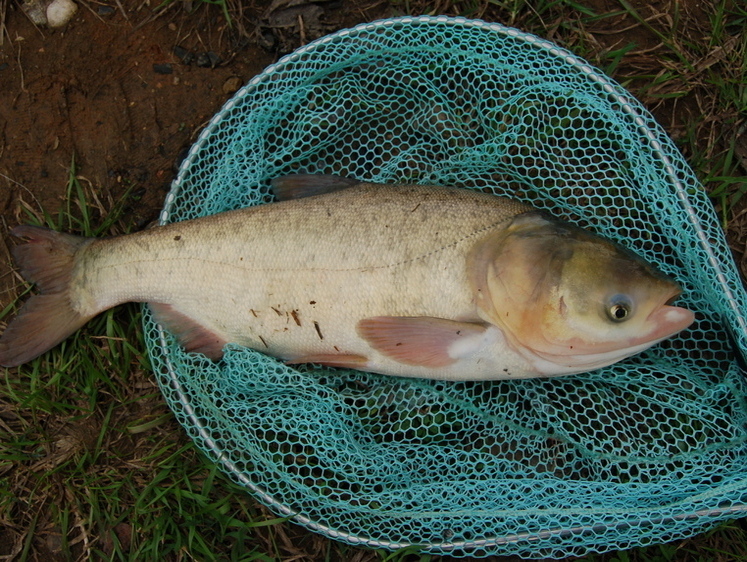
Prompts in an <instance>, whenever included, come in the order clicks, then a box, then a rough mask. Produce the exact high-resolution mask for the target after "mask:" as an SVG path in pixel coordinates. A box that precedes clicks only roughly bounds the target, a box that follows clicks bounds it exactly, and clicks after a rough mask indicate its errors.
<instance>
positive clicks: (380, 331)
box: [358, 316, 486, 368]
mask: <svg viewBox="0 0 747 562" xmlns="http://www.w3.org/2000/svg"><path fill="white" fill-rule="evenodd" d="M485 331H486V327H485V326H484V325H483V324H477V323H472V322H457V321H455V320H446V319H444V318H432V317H427V316H377V317H373V318H365V319H363V320H361V321H360V322H359V323H358V335H359V336H360V337H362V338H363V339H364V340H366V342H368V344H369V345H370V346H371V347H373V348H374V349H375V350H377V351H378V352H379V353H382V354H383V355H386V356H387V357H391V358H392V359H394V360H395V361H399V362H400V363H404V364H406V365H414V366H422V367H431V368H438V367H447V366H449V365H451V364H453V363H455V362H456V361H457V359H459V357H462V356H464V355H466V354H468V353H470V352H472V351H474V350H475V349H477V348H478V347H479V346H480V343H481V341H482V339H483V335H484V334H485Z"/></svg>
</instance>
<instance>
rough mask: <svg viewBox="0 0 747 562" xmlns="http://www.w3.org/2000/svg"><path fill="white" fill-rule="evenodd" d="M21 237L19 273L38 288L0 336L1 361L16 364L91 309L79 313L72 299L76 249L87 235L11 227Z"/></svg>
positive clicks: (71, 328)
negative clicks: (23, 241)
mask: <svg viewBox="0 0 747 562" xmlns="http://www.w3.org/2000/svg"><path fill="white" fill-rule="evenodd" d="M11 234H13V235H14V236H16V237H18V238H23V239H25V241H26V242H25V243H24V244H20V245H19V246H16V247H15V248H14V249H13V257H14V259H15V261H16V264H18V267H19V269H20V271H21V275H23V277H24V278H25V279H26V280H27V281H29V282H32V283H35V284H36V286H37V288H38V289H39V294H38V295H34V296H32V297H31V298H30V299H29V300H28V301H27V302H26V303H25V304H24V305H23V306H22V307H21V309H20V310H19V311H18V314H17V315H16V317H15V318H14V319H13V320H12V321H11V322H10V324H9V325H8V327H7V328H6V330H5V332H4V333H3V335H2V336H1V337H0V365H2V366H4V367H15V366H17V365H21V364H22V363H25V362H27V361H30V360H32V359H34V358H35V357H38V356H39V355H41V354H42V353H44V352H45V351H48V350H49V349H51V348H53V347H54V346H55V345H57V344H58V343H60V342H61V341H62V340H64V339H65V338H67V337H68V336H70V335H71V334H72V333H74V332H75V331H76V330H77V329H78V328H80V327H81V326H83V324H85V323H86V322H87V321H88V320H90V319H91V318H92V317H93V316H94V315H95V314H90V315H83V314H81V313H79V312H77V311H76V310H74V309H73V307H72V304H71V302H70V281H71V278H72V271H73V266H74V264H75V254H76V252H77V251H78V250H79V249H80V248H81V246H83V245H85V244H87V243H88V242H89V240H88V239H86V238H81V237H78V236H72V235H70V234H63V233H61V232H55V231H53V230H49V229H47V228H42V227H38V226H18V227H16V228H14V229H13V230H12V231H11Z"/></svg>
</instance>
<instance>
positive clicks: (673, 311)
mask: <svg viewBox="0 0 747 562" xmlns="http://www.w3.org/2000/svg"><path fill="white" fill-rule="evenodd" d="M672 300H673V299H672ZM668 302H671V301H668ZM694 321H695V314H694V313H693V312H692V311H691V310H688V309H686V308H682V307H679V306H672V305H670V304H665V305H663V306H660V307H658V308H657V309H656V310H654V311H653V312H652V313H651V314H649V315H648V318H647V319H646V322H648V323H649V324H651V325H653V326H654V329H653V330H652V331H651V332H649V333H648V334H646V335H645V336H643V337H641V338H639V339H638V340H633V342H631V343H632V345H636V344H637V343H641V341H642V340H646V341H651V342H652V344H651V345H653V344H654V343H657V342H660V341H661V340H663V339H666V338H668V337H670V336H673V335H674V334H676V333H677V332H681V331H682V330H684V329H685V328H687V327H688V326H689V325H690V324H692V323H693V322H694Z"/></svg>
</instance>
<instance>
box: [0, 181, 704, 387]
mask: <svg viewBox="0 0 747 562" xmlns="http://www.w3.org/2000/svg"><path fill="white" fill-rule="evenodd" d="M273 186H274V189H275V193H276V195H277V197H278V199H280V201H279V202H277V203H272V204H268V205H259V206H254V207H249V208H245V209H240V210H235V211H228V212H225V213H219V214H216V215H212V216H208V217H203V218H199V219H194V220H187V221H183V222H178V223H173V224H169V225H165V226H159V227H155V228H151V229H148V230H145V231H143V232H138V233H134V234H129V235H126V236H120V237H114V238H107V239H86V238H80V237H75V236H72V235H69V234H62V233H59V232H54V231H51V230H47V229H44V228H40V227H34V226H18V227H16V228H14V229H13V231H12V233H13V235H14V236H16V237H19V238H22V239H24V240H25V243H24V244H20V245H18V246H16V247H15V248H14V256H15V260H16V262H17V263H18V266H19V268H20V270H21V273H22V275H23V276H24V277H25V278H26V279H27V280H29V281H31V282H33V283H36V285H37V287H38V289H39V292H40V294H38V295H35V296H32V297H31V298H30V299H29V300H28V302H27V303H26V304H25V305H24V306H23V307H22V308H21V310H20V311H19V312H18V314H17V316H16V317H15V319H14V320H12V321H11V322H10V324H9V325H8V327H7V329H6V330H5V333H4V334H3V335H2V337H1V338H0V364H2V365H4V366H16V365H20V364H22V363H25V362H27V361H30V360H31V359H33V358H35V357H37V356H39V355H41V354H42V353H44V352H45V351H47V350H48V349H50V348H52V347H54V346H55V345H57V344H58V343H60V342H61V341H62V340H64V339H65V338H67V337H68V336H70V335H71V334H72V333H73V332H75V331H76V330H77V329H78V328H80V327H81V326H82V325H83V324H85V323H86V322H87V321H88V320H90V319H91V318H93V317H94V316H96V315H97V314H99V313H100V312H102V311H104V310H107V309H109V308H111V307H113V306H116V305H118V304H120V303H125V302H131V301H134V302H147V303H150V306H151V308H152V310H153V312H154V314H155V316H156V318H157V320H158V321H159V322H160V323H161V324H162V325H163V326H164V327H166V329H168V330H169V331H171V332H172V333H173V334H174V335H175V336H176V337H177V338H178V340H179V341H180V343H181V344H182V345H183V346H184V347H185V348H186V349H187V351H190V352H196V353H203V354H205V355H207V356H208V357H210V358H212V359H215V360H218V359H220V358H221V356H222V353H223V347H224V345H225V344H227V343H235V344H240V345H243V346H247V347H251V348H254V349H256V350H259V351H262V352H265V353H267V354H269V355H272V356H275V357H278V358H280V359H282V360H284V361H286V362H288V363H291V364H296V363H307V362H309V363H320V364H323V365H328V366H337V367H346V368H353V369H359V370H365V371H371V372H377V373H383V374H388V375H398V376H406V377H421V378H434V379H449V380H487V379H510V378H527V377H546V376H555V375H563V374H570V373H578V372H584V371H590V370H593V369H597V368H600V367H603V366H606V365H609V364H612V363H614V362H616V361H619V360H621V359H623V358H625V357H628V356H630V355H633V354H635V353H638V352H640V351H642V350H644V349H647V348H648V347H650V346H652V345H654V344H655V343H657V342H659V341H661V340H663V339H665V338H668V337H670V336H672V335H674V334H676V333H677V332H679V331H680V330H683V329H684V328H686V327H687V326H688V325H689V324H690V323H691V322H692V321H693V319H694V315H693V313H692V312H690V311H689V310H686V309H684V308H680V307H676V306H672V305H671V301H673V300H674V299H675V298H676V297H677V296H678V295H679V294H680V292H681V289H680V287H679V286H678V285H677V283H675V282H674V281H673V280H671V279H669V278H668V277H666V276H664V275H663V274H662V273H660V272H659V271H657V270H656V269H655V268H654V267H653V266H652V265H650V264H648V263H647V262H645V261H644V260H643V259H642V258H640V257H638V256H636V255H634V254H633V253H632V252H630V251H628V250H626V249H623V248H622V247H621V246H619V245H617V244H615V243H613V242H611V241H609V240H606V239H604V238H601V237H599V236H596V235H594V234H592V233H590V232H588V231H586V230H583V229H581V228H578V227H576V226H573V225H571V224H568V223H565V222H562V221H559V220H556V219H553V218H551V217H549V216H547V215H546V214H545V213H543V212H540V211H537V210H535V209H534V208H532V207H530V206H528V205H525V204H523V203H520V202H518V201H515V200H512V199H508V198H502V197H497V196H494V195H490V194H486V193H479V192H476V191H472V190H467V189H458V188H450V187H438V186H430V185H389V184H386V185H381V184H373V183H366V182H359V181H357V180H352V179H349V178H338V177H336V176H317V175H299V176H289V177H286V178H280V179H277V180H275V181H274V182H273Z"/></svg>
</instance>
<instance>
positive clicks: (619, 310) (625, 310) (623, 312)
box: [607, 295, 633, 322]
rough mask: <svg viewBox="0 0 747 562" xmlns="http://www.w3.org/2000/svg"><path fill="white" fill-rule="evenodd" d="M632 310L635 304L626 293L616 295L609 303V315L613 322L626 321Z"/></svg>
mask: <svg viewBox="0 0 747 562" xmlns="http://www.w3.org/2000/svg"><path fill="white" fill-rule="evenodd" d="M632 312H633V304H632V303H631V302H630V299H629V298H628V297H626V296H625V295H615V296H613V297H612V298H611V299H610V300H609V303H608V304H607V316H608V317H609V319H610V320H612V321H613V322H624V321H625V320H627V319H628V318H630V315H631V313H632Z"/></svg>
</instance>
